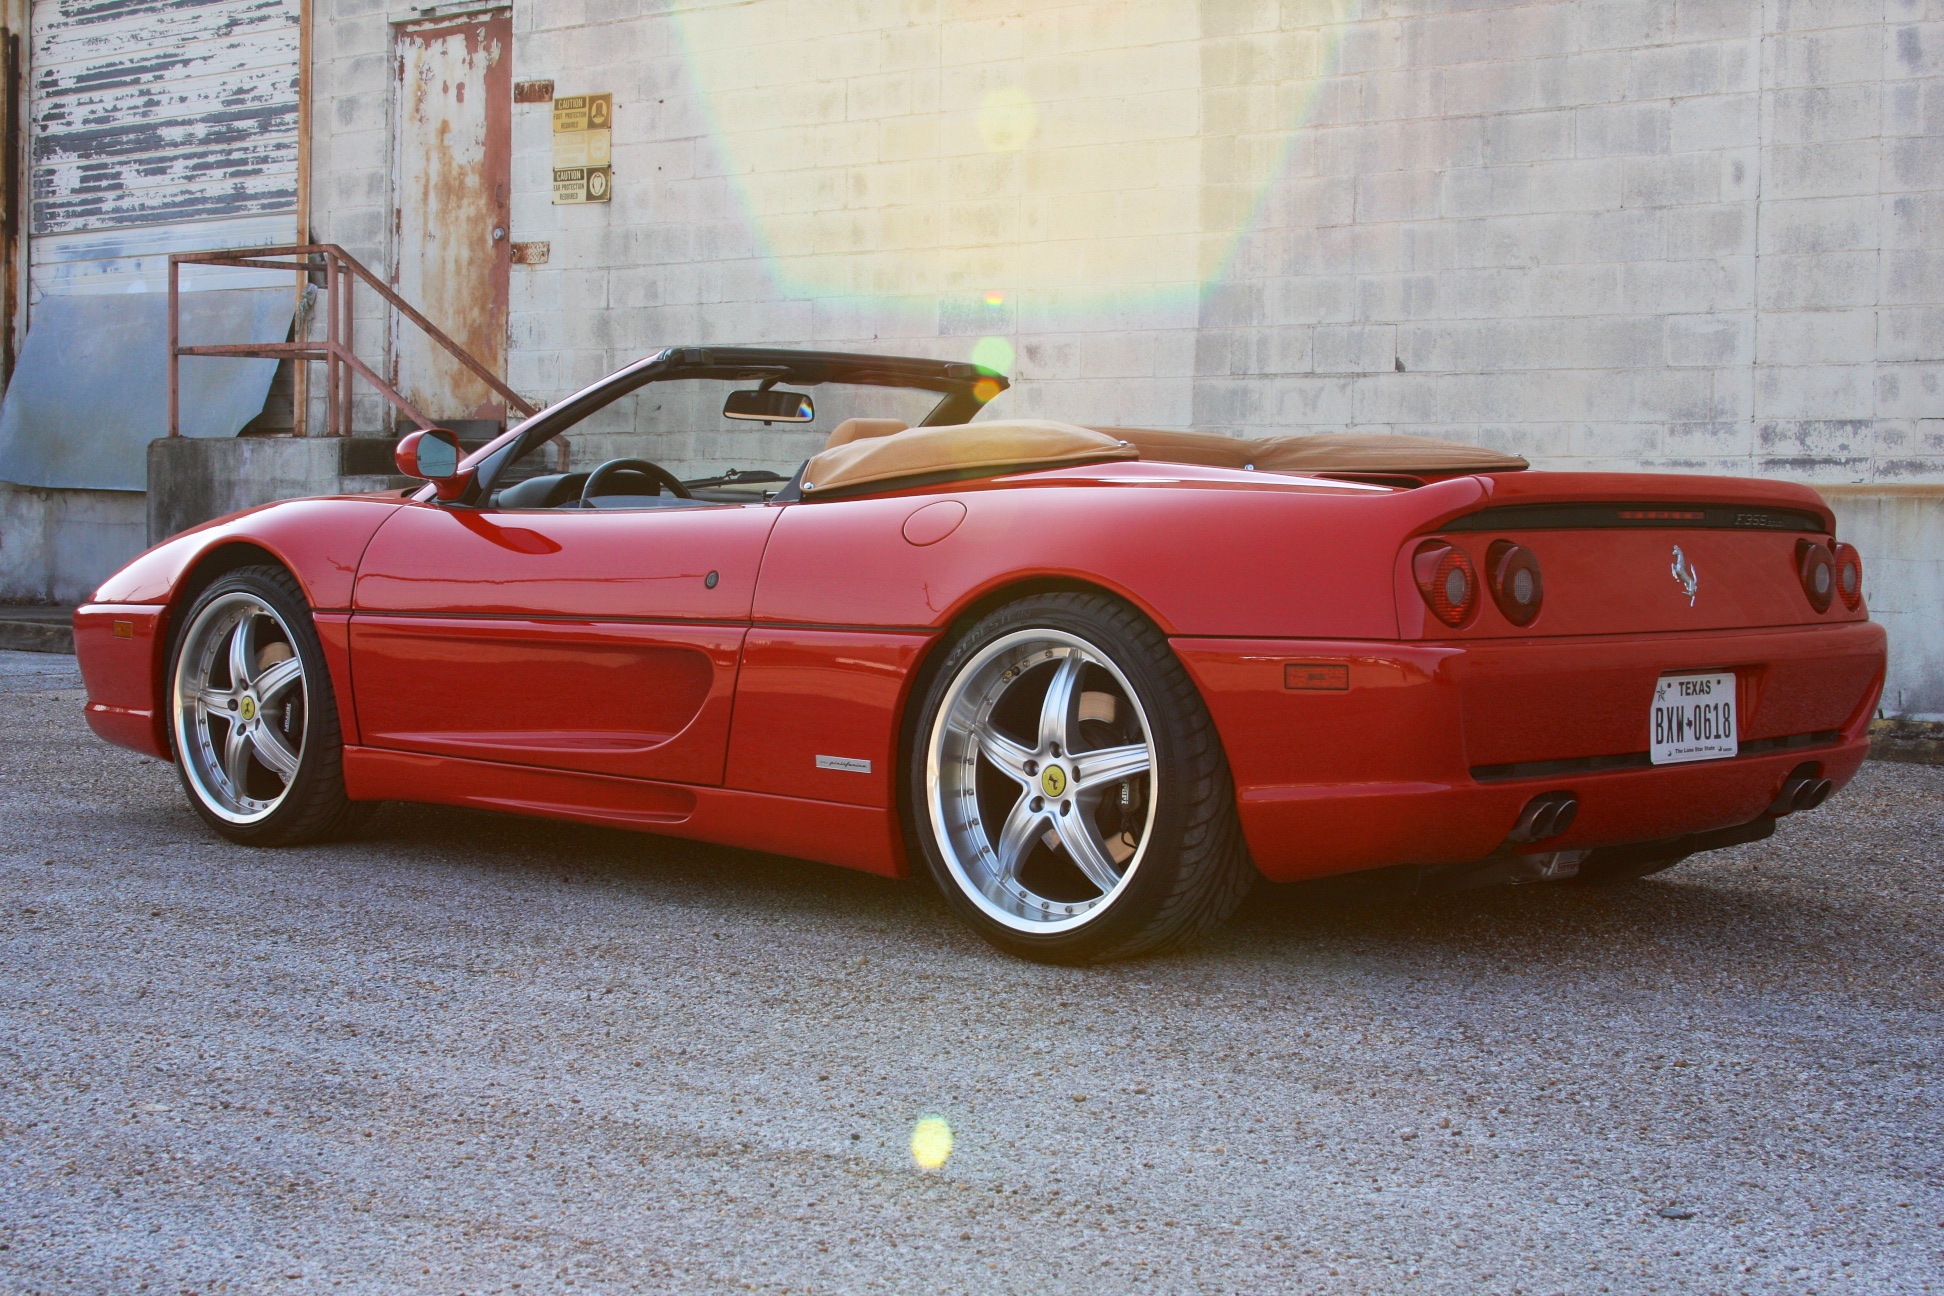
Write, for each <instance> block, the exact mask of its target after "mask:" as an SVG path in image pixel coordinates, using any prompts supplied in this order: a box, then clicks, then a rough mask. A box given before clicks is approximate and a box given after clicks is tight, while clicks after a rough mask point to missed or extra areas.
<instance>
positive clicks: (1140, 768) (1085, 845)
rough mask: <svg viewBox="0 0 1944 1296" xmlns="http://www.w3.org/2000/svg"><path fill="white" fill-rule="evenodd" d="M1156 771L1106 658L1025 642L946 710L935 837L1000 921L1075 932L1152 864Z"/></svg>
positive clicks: (937, 755) (965, 679) (1069, 640)
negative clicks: (1144, 862) (1137, 872)
mask: <svg viewBox="0 0 1944 1296" xmlns="http://www.w3.org/2000/svg"><path fill="white" fill-rule="evenodd" d="M1154 767H1155V761H1154V734H1153V731H1152V730H1151V729H1150V728H1149V726H1148V720H1147V715H1146V713H1145V712H1143V711H1142V709H1141V703H1140V699H1139V698H1138V697H1136V696H1135V693H1134V689H1133V686H1132V685H1130V684H1129V683H1128V681H1127V677H1126V676H1125V675H1123V674H1122V673H1121V671H1120V669H1119V668H1118V667H1116V666H1115V665H1114V664H1113V662H1112V661H1110V660H1108V658H1107V655H1106V654H1105V653H1103V652H1102V651H1101V650H1100V649H1098V648H1096V647H1094V646H1093V645H1092V644H1090V643H1088V642H1087V641H1086V640H1084V639H1081V638H1079V637H1077V636H1075V635H1071V634H1067V633H1065V632H1064V631H1059V630H1021V631H1016V632H1015V633H1013V634H1009V635H1005V636H1003V637H1002V638H999V639H996V640H994V641H993V642H992V643H990V644H988V645H986V647H985V648H984V650H982V651H981V652H980V653H979V654H978V655H977V656H975V657H974V658H973V659H972V660H971V661H969V662H967V663H966V664H965V666H964V667H962V668H961V669H960V670H959V672H958V675H957V677H956V678H955V679H953V681H952V683H951V685H950V687H949V688H948V689H947V690H946V693H945V695H944V698H943V699H942V700H941V702H940V705H939V708H938V714H937V718H936V719H935V720H934V721H933V722H932V728H931V733H930V735H929V738H928V746H927V751H926V761H925V795H926V800H927V802H928V803H929V804H928V807H927V808H928V811H929V813H930V815H931V825H932V831H933V833H934V835H935V837H936V839H937V842H938V848H939V851H940V853H941V854H942V855H943V856H944V860H945V864H946V866H947V867H948V868H949V869H950V870H951V873H952V877H953V878H954V880H955V881H956V882H957V883H958V885H959V887H960V889H961V890H962V891H963V892H964V893H965V895H966V896H967V898H969V899H970V900H972V902H973V903H975V904H977V905H978V906H979V907H980V908H981V909H983V910H984V911H985V912H986V913H987V914H988V915H990V916H991V917H992V918H993V919H994V920H995V921H997V922H1000V923H1003V924H1005V925H1006V926H1008V927H1011V928H1013V929H1014V930H1016V931H1022V932H1036V933H1044V934H1052V933H1056V932H1062V931H1070V930H1072V929H1073V928H1075V927H1079V926H1081V925H1082V924H1084V923H1087V922H1089V921H1091V920H1092V919H1094V918H1096V917H1098V916H1099V915H1100V914H1102V913H1104V912H1105V911H1106V909H1107V906H1108V905H1109V904H1110V903H1111V902H1112V901H1113V899H1114V898H1115V897H1116V896H1118V895H1120V893H1121V892H1122V891H1124V890H1125V889H1126V887H1127V885H1128V883H1129V881H1130V880H1131V879H1132V878H1133V877H1134V872H1135V870H1136V869H1137V868H1139V867H1140V863H1141V860H1142V859H1143V858H1144V857H1145V856H1146V854H1147V851H1148V846H1149V844H1150V841H1151V839H1152V836H1153V827H1154V807H1155V800H1156V798H1155V796H1154V786H1153V780H1154ZM993 825H997V826H998V827H997V831H996V832H995V831H993V829H992V826H993Z"/></svg>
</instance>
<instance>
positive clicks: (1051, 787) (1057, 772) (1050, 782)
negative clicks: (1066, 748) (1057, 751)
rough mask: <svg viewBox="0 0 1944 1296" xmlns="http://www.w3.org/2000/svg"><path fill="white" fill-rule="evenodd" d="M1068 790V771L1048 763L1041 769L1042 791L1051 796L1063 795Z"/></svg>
mask: <svg viewBox="0 0 1944 1296" xmlns="http://www.w3.org/2000/svg"><path fill="white" fill-rule="evenodd" d="M1066 790H1067V775H1066V771H1065V770H1063V769H1061V768H1060V767H1059V766H1058V765H1048V766H1047V767H1046V768H1045V769H1043V770H1041V771H1040V791H1042V792H1044V793H1046V795H1048V796H1050V797H1056V796H1060V795H1062V794H1063V793H1064V792H1065V791H1066Z"/></svg>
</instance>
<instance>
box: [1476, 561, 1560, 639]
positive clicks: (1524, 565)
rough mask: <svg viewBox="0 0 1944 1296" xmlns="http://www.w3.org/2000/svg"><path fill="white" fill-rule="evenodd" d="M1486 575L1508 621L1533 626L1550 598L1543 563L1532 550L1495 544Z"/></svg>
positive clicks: (1495, 598)
mask: <svg viewBox="0 0 1944 1296" xmlns="http://www.w3.org/2000/svg"><path fill="white" fill-rule="evenodd" d="M1485 572H1486V578H1487V580H1489V581H1490V583H1491V586H1492V601H1493V602H1494V603H1497V604H1498V606H1499V611H1501V612H1503V613H1505V619H1506V620H1507V621H1510V622H1511V623H1512V624H1513V625H1515V626H1525V625H1531V624H1532V620H1533V618H1534V617H1536V616H1538V615H1539V605H1540V603H1542V602H1544V601H1545V598H1546V586H1545V582H1544V581H1542V580H1541V579H1540V578H1539V560H1538V559H1537V558H1535V557H1533V554H1532V550H1530V549H1528V548H1526V547H1525V546H1524V545H1522V544H1513V543H1512V542H1511V541H1510V540H1494V541H1492V547H1491V548H1490V549H1487V550H1486V551H1485Z"/></svg>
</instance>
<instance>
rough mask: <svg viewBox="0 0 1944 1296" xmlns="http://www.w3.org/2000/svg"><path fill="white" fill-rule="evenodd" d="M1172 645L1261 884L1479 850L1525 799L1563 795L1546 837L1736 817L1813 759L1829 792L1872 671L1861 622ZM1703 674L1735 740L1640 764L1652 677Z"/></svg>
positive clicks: (1875, 687)
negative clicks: (1217, 754)
mask: <svg viewBox="0 0 1944 1296" xmlns="http://www.w3.org/2000/svg"><path fill="white" fill-rule="evenodd" d="M1174 647H1175V650H1176V652H1177V653H1178V654H1179V655H1180V657H1181V659H1182V661H1183V662H1184V664H1186V666H1187V668H1188V670H1189V673H1190V674H1191V675H1192V676H1193V677H1194V678H1195V681H1196V683H1197V684H1198V685H1200V687H1201V691H1202V696H1203V697H1204V698H1205V699H1206V700H1207V703H1208V707H1209V711H1210V713H1211V714H1212V715H1213V717H1214V719H1215V724H1216V727H1217V729H1218V730H1219V731H1220V732H1221V735H1222V741H1223V744H1224V746H1225V747H1226V749H1227V753H1228V758H1229V765H1230V767H1231V769H1232V770H1233V772H1234V776H1235V782H1236V797H1237V804H1238V808H1239V810H1240V813H1241V818H1242V827H1243V831H1244V833H1245V835H1246V836H1247V838H1248V842H1249V847H1250V850H1251V851H1252V852H1253V853H1254V855H1255V859H1256V863H1257V865H1258V866H1259V867H1260V868H1261V869H1262V871H1263V873H1264V874H1265V875H1267V876H1268V877H1270V878H1272V879H1275V880H1278V881H1284V880H1291V879H1296V878H1302V877H1314V876H1320V875H1322V874H1327V873H1340V872H1348V871H1351V870H1355V869H1364V868H1379V867H1383V866H1386V865H1392V864H1461V863H1468V862H1471V861H1474V860H1478V859H1482V858H1484V857H1485V856H1486V855H1489V854H1490V853H1492V851H1494V850H1495V849H1497V848H1498V847H1499V846H1500V845H1501V844H1503V843H1504V842H1505V839H1506V834H1507V833H1508V832H1509V831H1510V830H1511V828H1512V826H1513V824H1514V823H1515V822H1516V821H1517V819H1518V816H1519V812H1520V810H1521V809H1523V808H1524V806H1525V804H1526V803H1527V802H1528V801H1530V800H1531V799H1532V798H1533V797H1534V796H1535V795H1537V794H1539V793H1541V792H1553V791H1564V792H1571V793H1573V794H1574V795H1575V796H1577V797H1578V799H1579V814H1578V817H1577V819H1576V820H1575V821H1574V823H1573V826H1572V828H1571V829H1570V830H1569V831H1567V832H1566V833H1565V834H1563V835H1562V836H1559V837H1557V838H1553V839H1551V840H1549V841H1547V842H1546V843H1545V847H1546V849H1549V850H1552V849H1558V850H1570V849H1579V848H1587V847H1601V846H1617V845H1624V844H1628V843H1632V842H1640V841H1650V840H1656V839H1660V838H1669V837H1678V836H1682V835H1686V834H1690V833H1701V832H1709V831H1712V830H1715V829H1719V828H1728V827H1733V826H1735V825H1738V824H1744V823H1747V822H1749V821H1750V820H1752V819H1754V818H1756V817H1757V816H1759V815H1761V814H1762V813H1763V812H1764V811H1765V810H1766V809H1767V808H1768V806H1769V804H1770V802H1771V801H1773V800H1774V798H1775V795H1776V792H1777V790H1778V789H1779V788H1780V787H1781V784H1782V781H1783V780H1784V779H1785V778H1786V777H1787V776H1788V774H1789V772H1790V771H1791V770H1793V769H1795V768H1796V767H1797V766H1798V765H1801V764H1804V763H1806V762H1813V763H1815V764H1816V765H1818V766H1820V771H1819V772H1820V774H1821V776H1822V777H1824V778H1828V779H1830V780H1831V781H1832V782H1834V783H1835V784H1836V785H1837V786H1839V787H1840V786H1841V785H1842V784H1843V783H1845V782H1847V781H1848V780H1849V778H1850V777H1851V776H1852V775H1854V774H1855V773H1856V770H1857V768H1858V767H1859V766H1860V765H1861V764H1862V762H1863V759H1864V757H1865V756H1866V755H1867V754H1868V751H1869V740H1868V735H1867V731H1868V725H1869V719H1870V715H1871V712H1872V711H1873V710H1874V708H1875V706H1876V699H1877V694H1878V693H1879V691H1880V690H1881V689H1882V686H1883V664H1884V635H1883V630H1882V627H1880V626H1877V625H1874V624H1871V623H1868V622H1852V623H1846V624H1840V625H1827V626H1803V627H1787V628H1782V629H1774V630H1736V631H1716V632H1708V633H1701V634H1689V635H1654V636H1635V637H1618V636H1615V637H1583V638H1573V639H1557V640H1542V639H1527V640H1497V641H1492V642H1474V643H1467V644H1449V643H1446V644H1439V643H1414V644H1401V643H1381V642H1375V643H1355V642H1347V641H1342V640H1315V641H1289V640H1235V639H1178V640H1176V641H1174ZM1291 667H1294V668H1295V669H1293V670H1292V669H1290V668H1291ZM1339 668H1340V669H1339ZM1711 670H1733V671H1734V672H1735V674H1736V678H1737V681H1738V688H1737V699H1738V712H1739V731H1740V738H1741V742H1742V745H1743V747H1744V749H1745V752H1744V754H1743V755H1741V756H1738V757H1736V758H1734V759H1732V760H1721V761H1707V762H1697V763H1694V764H1688V765H1671V766H1659V767H1655V766H1652V765H1649V764H1647V763H1646V752H1647V746H1648V738H1647V725H1648V715H1649V700H1650V698H1651V697H1652V693H1653V687H1654V682H1655V681H1656V680H1657V679H1658V678H1659V677H1660V676H1661V675H1663V674H1665V673H1668V672H1671V671H1693V672H1699V671H1711Z"/></svg>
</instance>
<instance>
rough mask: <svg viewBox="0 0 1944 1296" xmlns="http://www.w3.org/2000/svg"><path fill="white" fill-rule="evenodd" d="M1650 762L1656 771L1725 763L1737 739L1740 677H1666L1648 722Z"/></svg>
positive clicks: (1656, 690) (1727, 673)
mask: <svg viewBox="0 0 1944 1296" xmlns="http://www.w3.org/2000/svg"><path fill="white" fill-rule="evenodd" d="M1647 732H1648V736H1649V746H1648V748H1647V752H1648V756H1649V758H1650V759H1652V761H1653V762H1654V764H1656V765H1678V764H1680V763H1681V762H1683V761H1703V760H1720V759H1722V758H1723V757H1726V756H1733V755H1734V754H1735V753H1736V752H1737V751H1739V750H1740V748H1739V747H1738V746H1737V744H1736V738H1735V732H1736V730H1735V673H1734V672H1733V671H1723V672H1721V673H1720V674H1718V675H1663V676H1661V677H1660V680H1659V682H1658V683H1656V684H1655V685H1654V705H1653V709H1652V711H1651V712H1650V713H1649V714H1648V717H1647Z"/></svg>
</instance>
